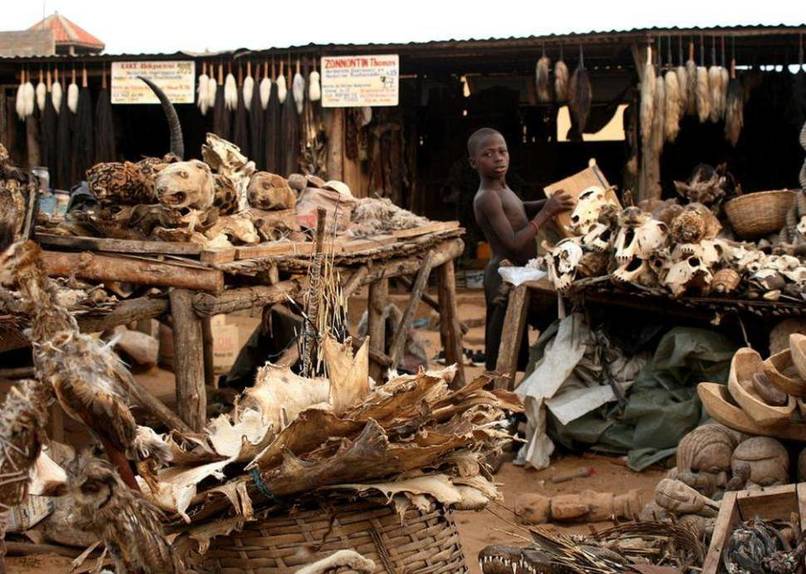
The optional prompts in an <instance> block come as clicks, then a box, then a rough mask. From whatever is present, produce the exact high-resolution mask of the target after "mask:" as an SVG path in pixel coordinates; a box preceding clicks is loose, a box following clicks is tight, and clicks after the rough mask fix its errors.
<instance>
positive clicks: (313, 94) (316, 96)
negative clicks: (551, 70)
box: [308, 70, 567, 102]
mask: <svg viewBox="0 0 806 574" xmlns="http://www.w3.org/2000/svg"><path fill="white" fill-rule="evenodd" d="M566 73H567V72H566ZM308 99H310V100H311V101H312V102H318V101H319V100H321V99H322V86H321V84H320V83H319V72H317V71H316V70H314V71H313V72H311V75H310V76H308Z"/></svg>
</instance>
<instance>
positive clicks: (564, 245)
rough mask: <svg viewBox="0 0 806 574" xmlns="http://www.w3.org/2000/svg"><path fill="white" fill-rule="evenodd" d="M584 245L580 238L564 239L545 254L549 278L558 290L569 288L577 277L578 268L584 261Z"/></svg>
mask: <svg viewBox="0 0 806 574" xmlns="http://www.w3.org/2000/svg"><path fill="white" fill-rule="evenodd" d="M582 255H583V253H582V247H581V246H580V245H579V242H578V239H577V238H575V237H569V238H567V239H563V240H562V241H560V242H559V243H558V244H557V245H555V246H554V249H552V250H551V252H550V253H547V254H546V256H545V259H546V267H547V268H548V272H549V280H550V281H551V282H552V283H553V284H554V287H555V289H557V290H558V291H565V290H566V289H568V288H569V287H570V286H571V284H572V283H573V282H574V279H575V278H576V270H577V266H578V265H579V263H580V261H582Z"/></svg>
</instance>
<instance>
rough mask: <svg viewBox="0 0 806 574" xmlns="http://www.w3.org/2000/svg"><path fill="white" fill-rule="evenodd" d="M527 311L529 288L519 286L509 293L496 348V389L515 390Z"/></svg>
mask: <svg viewBox="0 0 806 574" xmlns="http://www.w3.org/2000/svg"><path fill="white" fill-rule="evenodd" d="M528 310H529V287H528V285H519V286H518V287H515V288H514V289H513V290H511V291H510V292H509V302H508V303H507V313H506V315H505V316H504V332H503V333H502V334H501V346H500V347H499V348H498V362H497V363H496V365H495V370H496V371H498V374H499V375H501V378H500V379H498V380H497V381H496V382H495V386H496V388H506V389H507V390H510V391H511V390H513V389H514V388H515V374H516V373H517V371H518V353H519V351H520V348H521V341H522V337H523V330H524V329H525V328H526V314H527V312H528Z"/></svg>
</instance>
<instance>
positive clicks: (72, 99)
mask: <svg viewBox="0 0 806 574" xmlns="http://www.w3.org/2000/svg"><path fill="white" fill-rule="evenodd" d="M67 109H68V110H70V111H71V112H73V113H76V111H78V84H76V83H75V82H71V83H70V85H69V86H67Z"/></svg>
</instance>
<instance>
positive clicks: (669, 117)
mask: <svg viewBox="0 0 806 574" xmlns="http://www.w3.org/2000/svg"><path fill="white" fill-rule="evenodd" d="M664 81H665V84H666V86H665V90H666V100H665V109H664V112H663V114H664V137H665V138H666V141H670V142H673V141H675V140H676V139H677V134H678V133H679V132H680V118H681V117H682V115H683V102H682V100H681V98H680V82H679V81H678V78H677V71H676V70H669V71H668V72H666V76H665V77H664Z"/></svg>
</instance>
